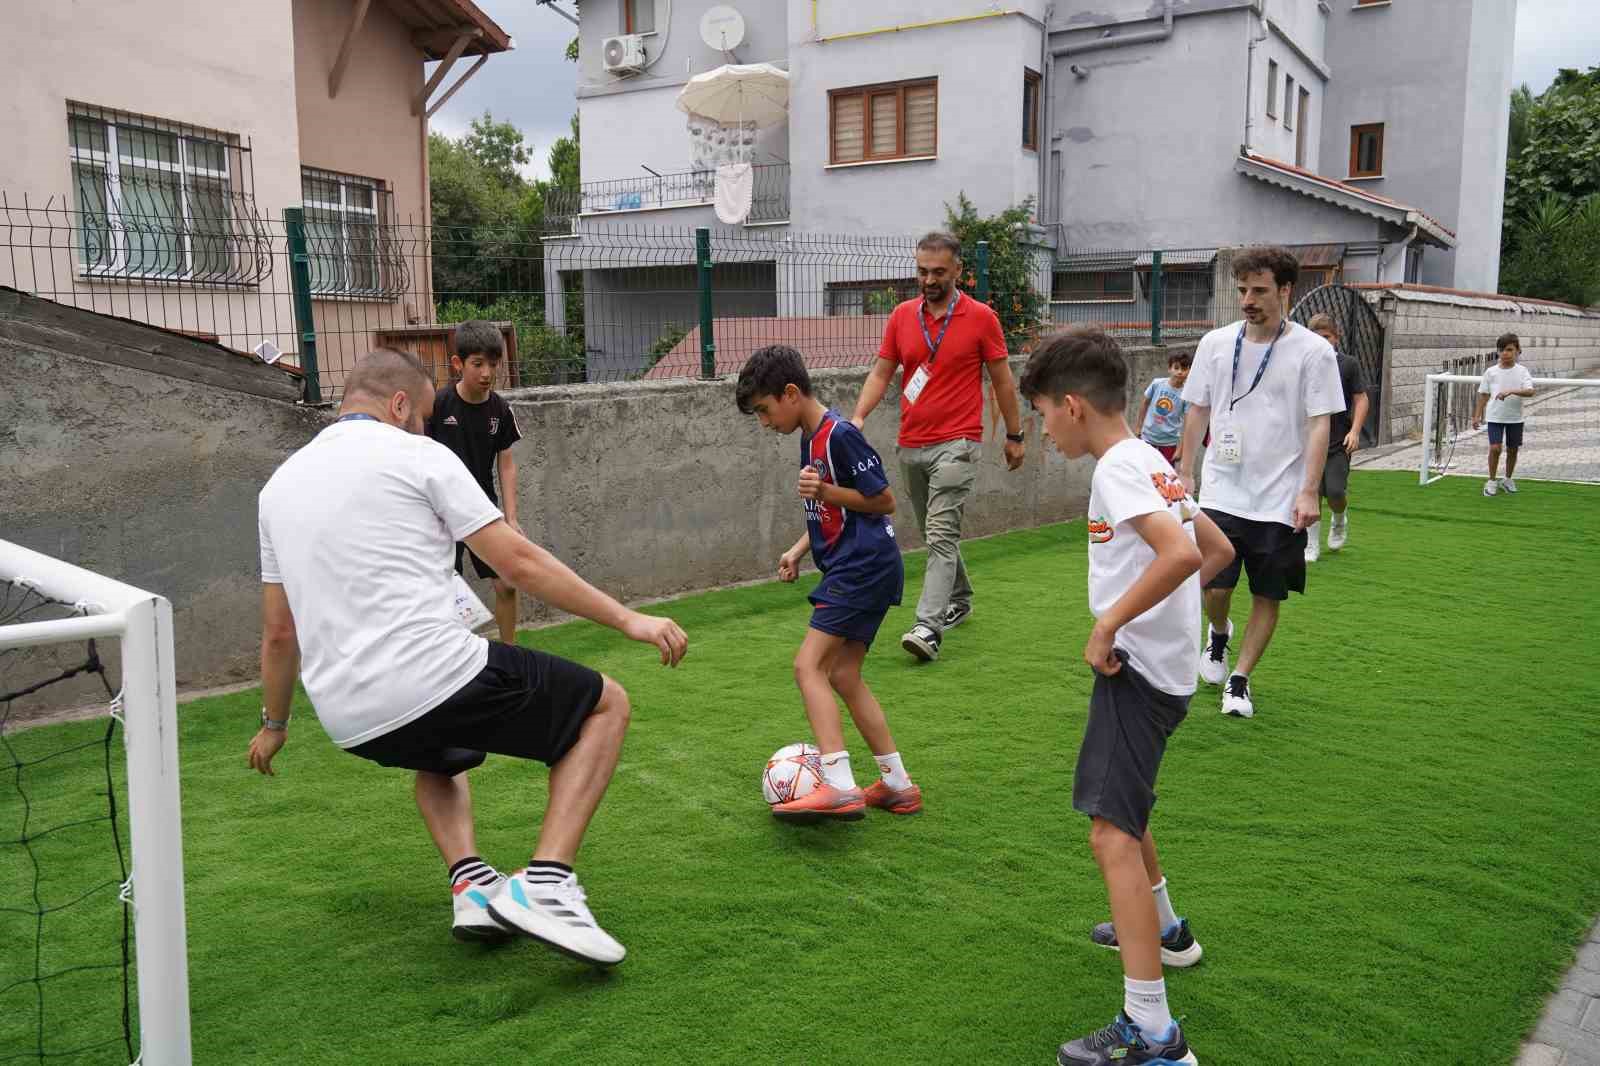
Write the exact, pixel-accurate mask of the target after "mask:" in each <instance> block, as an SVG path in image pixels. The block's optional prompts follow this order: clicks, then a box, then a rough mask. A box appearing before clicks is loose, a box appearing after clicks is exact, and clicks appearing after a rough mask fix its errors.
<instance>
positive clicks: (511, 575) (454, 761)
mask: <svg viewBox="0 0 1600 1066" xmlns="http://www.w3.org/2000/svg"><path fill="white" fill-rule="evenodd" d="M432 409H433V383H432V380H431V379H430V378H429V376H428V373H427V371H425V370H424V369H423V367H422V365H421V363H419V362H418V360H417V358H416V356H414V355H410V354H408V353H405V352H398V351H393V350H390V349H380V350H378V351H375V352H373V353H371V354H370V355H368V356H366V357H365V358H363V359H362V360H361V361H360V362H359V363H358V364H357V365H356V368H355V370H354V371H353V372H352V373H351V375H350V377H349V379H348V380H347V382H346V384H345V398H344V404H343V406H342V407H341V408H340V417H339V420H338V421H337V422H335V423H334V424H333V425H331V426H329V427H328V428H326V429H324V430H323V431H322V432H321V433H319V434H317V436H316V437H315V438H313V439H312V441H311V443H309V444H307V445H306V446H305V447H303V448H301V449H300V450H299V451H297V452H295V453H294V454H293V455H291V456H290V457H289V458H288V459H287V460H286V461H285V462H284V463H283V465H282V466H280V467H279V468H278V470H277V472H276V473H274V474H273V475H272V477H271V479H270V480H268V482H267V484H266V487H265V488H263V489H262V490H261V500H260V535H261V580H262V636H261V679H262V693H263V699H264V706H263V707H262V709H261V730H260V732H258V733H257V734H256V736H255V738H254V739H253V740H252V741H251V742H250V765H251V767H253V768H254V769H256V770H259V771H260V772H261V773H263V774H270V773H272V759H273V756H274V755H276V754H277V753H278V750H279V749H280V748H281V747H283V743H284V740H285V738H286V736H287V733H286V729H287V726H288V719H289V701H290V698H291V697H292V695H293V694H294V682H295V677H296V675H297V674H298V675H299V676H300V677H301V678H302V680H303V681H304V682H305V687H306V694H307V695H308V696H309V697H310V698H311V705H312V707H313V708H314V709H315V710H316V713H317V718H318V719H319V720H320V721H321V723H322V727H323V729H325V730H326V731H327V733H328V736H329V737H330V738H331V739H332V740H333V742H334V743H335V744H337V745H338V746H339V747H341V748H344V749H345V750H346V751H348V752H350V753H351V754H352V755H359V756H361V757H362V758H365V759H370V760H372V761H373V762H376V763H379V764H381V765H384V766H394V767H401V768H405V769H409V770H413V771H415V772H416V798H417V808H418V809H419V810H420V811H421V813H422V820H423V822H424V823H426V825H427V827H428V832H429V833H430V834H432V836H433V841H434V843H435V844H436V845H438V848H439V853H440V855H441V856H443V858H444V861H445V864H446V865H447V866H448V867H449V868H450V881H451V891H452V895H453V897H454V909H455V919H454V924H453V926H452V932H453V933H454V935H455V936H456V937H457V938H458V939H462V940H494V939H499V938H503V937H505V936H508V935H510V934H511V933H522V934H525V935H527V936H530V937H533V938H535V939H537V940H541V941H543V942H545V943H546V944H548V945H549V946H551V947H553V948H555V949H556V950H558V951H561V952H563V953H565V954H567V955H570V956H572V957H574V958H577V959H581V960H584V961H587V962H591V963H594V964H596V965H601V966H609V965H612V964H614V963H617V962H621V961H622V958H623V956H624V955H625V954H626V952H625V950H624V949H623V947H622V945H621V944H619V943H617V941H616V940H614V939H612V937H611V936H610V935H608V934H607V933H606V932H605V931H604V930H603V929H601V928H600V926H599V924H598V923H596V922H595V920H594V915H593V914H591V913H590V911H589V908H588V907H587V906H586V905H585V902H584V891H583V889H582V887H580V885H579V884H578V879H577V876H576V875H575V874H574V873H573V872H572V862H573V860H574V858H575V857H576V856H577V852H578V845H579V843H580V842H581V841H582V839H583V834H584V830H585V829H587V828H588V825H589V819H590V818H591V817H592V816H593V815H594V812H595V808H596V807H597V806H598V805H599V803H600V797H601V796H602V795H604V794H605V790H606V786H607V784H609V782H610V780H611V773H612V771H613V770H614V769H615V768H616V765H617V756H618V753H619V752H620V751H621V750H622V738H623V734H624V733H625V732H626V731H627V728H628V712H629V709H628V696H627V693H625V692H624V691H623V690H622V687H621V686H620V685H618V684H617V683H616V682H615V681H612V680H611V679H610V678H608V677H602V676H601V675H600V674H597V673H595V672H594V671H593V670H590V669H588V668H587V667H584V666H579V665H578V664H576V663H572V662H568V661H566V660H564V659H559V658H557V657H556V656H553V655H547V654H545V653H543V652H539V651H533V650H531V649H528V648H523V647H519V646H516V645H509V644H502V643H500V642H498V641H487V640H484V639H483V638H482V637H479V636H477V635H476V634H474V633H473V632H472V631H471V630H469V629H468V628H467V627H466V625H465V624H463V623H462V622H461V621H460V620H459V619H458V618H457V616H456V612H455V597H454V590H453V588H452V581H453V574H454V566H453V563H454V560H455V545H456V542H457V541H465V542H466V544H467V547H469V548H471V549H472V552H473V554H474V555H476V556H477V557H478V558H480V559H482V560H484V561H485V562H487V563H488V564H489V565H490V566H492V567H494V569H495V571H496V572H497V573H499V574H501V575H502V576H503V577H504V579H505V580H506V581H508V582H510V583H511V584H513V585H515V586H516V587H517V588H519V589H521V590H522V591H523V592H525V593H527V594H528V595H530V596H536V597H538V598H539V599H541V600H543V601H544V602H546V603H548V604H550V605H551V606H552V607H555V608H557V609H559V610H563V611H567V612H570V613H572V614H576V615H581V616H582V617H584V618H588V619H591V620H593V621H595V622H599V623H601V624H602V625H607V626H610V627H612V628H613V629H616V630H618V631H619V632H621V633H623V634H624V635H625V636H628V637H630V638H632V639H634V640H638V641H641V642H643V643H646V644H652V645H655V646H656V647H657V648H658V649H659V650H660V653H661V661H662V662H663V663H666V664H670V665H673V666H676V665H677V664H678V661H679V660H680V659H682V658H683V655H684V653H685V652H686V651H687V650H688V638H687V637H685V636H684V633H683V630H681V629H679V628H678V626H677V625H676V623H674V622H672V621H671V620H670V619H666V618H653V617H649V616H646V615H642V614H639V613H638V612H636V611H631V610H628V609H627V608H626V607H623V606H622V605H621V604H619V603H617V601H615V600H613V599H612V598H611V597H610V596H607V595H606V594H605V593H603V592H600V591H598V590H597V589H595V588H593V587H591V586H590V585H589V584H587V583H586V582H585V581H584V580H583V579H582V578H580V577H578V576H577V575H576V574H574V573H573V572H572V571H571V570H569V569H567V567H566V566H564V565H563V564H562V563H561V562H560V561H558V560H557V559H556V558H555V557H554V556H552V555H551V554H550V553H549V552H547V551H545V550H544V549H543V548H540V547H539V546H538V545H535V544H532V543H530V542H529V541H528V540H527V539H525V538H524V537H523V536H522V535H521V534H520V533H517V532H515V531H514V530H513V529H512V528H511V527H510V526H509V525H507V524H506V523H505V521H504V520H503V518H502V516H501V514H500V511H499V510H498V509H497V508H496V507H495V506H494V504H492V503H490V502H489V498H488V497H487V496H486V495H484V492H483V489H482V488H481V487H479V485H478V483H477V482H476V481H475V480H473V477H472V475H471V474H470V473H469V472H468V471H467V468H466V467H465V466H463V465H462V463H461V460H460V459H458V458H457V457H456V456H455V454H454V453H453V452H451V451H450V450H449V449H448V448H446V447H445V446H444V445H442V444H440V443H439V442H438V441H436V440H433V439H431V438H429V437H426V436H424V435H423V424H424V422H425V421H426V419H427V417H428V414H429V412H430V411H431V410H432ZM488 752H494V753H496V754H500V755H509V756H513V757H516V758H523V759H538V760H540V761H541V762H544V763H546V764H547V765H549V767H550V800H549V804H548V806H547V807H546V810H545V817H544V824H543V826H542V827H541V828H540V831H539V840H538V843H537V845H536V846H535V848H534V849H533V857H532V860H531V861H530V862H529V863H528V865H527V866H526V867H524V868H523V869H521V870H520V871H518V872H517V873H515V874H513V875H512V876H511V877H510V878H506V877H503V876H501V874H499V873H498V872H497V871H496V870H495V869H494V867H492V866H490V865H489V864H488V863H486V862H484V861H483V860H482V859H481V858H479V857H478V854H477V845H476V843H475V841H474V835H473V824H472V801H471V798H470V795H469V793H468V790H467V777H466V771H468V770H471V769H472V768H474V767H476V766H478V765H480V764H481V763H482V762H483V761H484V757H485V754H486V753H488Z"/></svg>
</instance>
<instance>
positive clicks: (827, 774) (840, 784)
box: [822, 751, 856, 789]
mask: <svg viewBox="0 0 1600 1066" xmlns="http://www.w3.org/2000/svg"><path fill="white" fill-rule="evenodd" d="M822 780H823V781H825V782H826V783H828V784H830V785H832V786H833V787H834V788H845V789H849V788H855V787H856V777H855V775H854V774H852V773H851V772H850V753H849V752H848V751H836V752H834V753H833V754H831V755H824V756H823V757H822Z"/></svg>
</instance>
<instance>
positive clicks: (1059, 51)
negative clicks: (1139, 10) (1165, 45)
mask: <svg viewBox="0 0 1600 1066" xmlns="http://www.w3.org/2000/svg"><path fill="white" fill-rule="evenodd" d="M1176 6H1177V0H1166V4H1165V5H1164V9H1163V10H1162V13H1161V28H1160V29H1159V30H1140V31H1139V32H1138V33H1128V34H1123V35H1122V36H1120V37H1101V38H1097V39H1096V40H1093V41H1080V42H1079V43H1077V44H1064V45H1062V46H1061V47H1060V48H1052V49H1050V54H1051V56H1053V57H1056V58H1060V57H1061V56H1073V55H1077V54H1079V53H1080V52H1093V51H1096V50H1098V49H1101V48H1121V47H1122V46H1123V45H1126V44H1148V43H1150V42H1152V41H1164V40H1166V39H1167V38H1168V37H1171V36H1172V12H1173V9H1174V8H1175V7H1176ZM1129 21H1130V22H1143V21H1144V20H1143V19H1130V20H1129Z"/></svg>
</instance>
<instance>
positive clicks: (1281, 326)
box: [1228, 318, 1289, 411]
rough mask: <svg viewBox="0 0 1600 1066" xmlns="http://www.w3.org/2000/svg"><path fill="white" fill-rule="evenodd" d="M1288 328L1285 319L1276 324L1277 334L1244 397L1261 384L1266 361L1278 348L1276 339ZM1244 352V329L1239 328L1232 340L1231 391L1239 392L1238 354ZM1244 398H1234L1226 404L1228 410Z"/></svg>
mask: <svg viewBox="0 0 1600 1066" xmlns="http://www.w3.org/2000/svg"><path fill="white" fill-rule="evenodd" d="M1288 326H1289V320H1288V319H1287V318H1286V319H1284V320H1283V321H1282V322H1279V323H1278V332H1277V333H1275V334H1273V336H1272V343H1271V344H1269V345H1267V350H1266V352H1265V353H1264V354H1263V355H1262V356H1261V365H1260V366H1258V367H1256V377H1255V380H1254V381H1252V382H1250V387H1249V388H1248V389H1245V390H1244V396H1248V395H1250V394H1251V393H1252V392H1255V391H1256V386H1257V385H1259V384H1261V375H1262V374H1265V373H1266V372H1267V361H1268V360H1269V359H1271V358H1272V349H1274V348H1276V347H1277V346H1278V338H1279V337H1282V336H1283V331H1284V330H1285V329H1287V328H1288ZM1243 350H1244V327H1243V326H1240V327H1239V335H1238V336H1237V337H1235V338H1234V339H1233V391H1235V392H1237V391H1238V390H1239V353H1240V352H1241V351H1243ZM1244 396H1235V397H1234V398H1233V399H1232V401H1231V402H1229V404H1228V410H1230V411H1232V410H1233V405H1234V404H1236V403H1238V402H1239V401H1240V400H1242V399H1244Z"/></svg>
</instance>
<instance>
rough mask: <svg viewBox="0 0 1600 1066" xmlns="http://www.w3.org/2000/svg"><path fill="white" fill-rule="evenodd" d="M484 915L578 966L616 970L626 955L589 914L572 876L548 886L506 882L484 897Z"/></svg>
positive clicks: (519, 880)
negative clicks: (563, 956)
mask: <svg viewBox="0 0 1600 1066" xmlns="http://www.w3.org/2000/svg"><path fill="white" fill-rule="evenodd" d="M488 909H489V914H490V915H491V916H492V917H493V918H494V920H495V921H497V922H499V923H500V924H501V925H503V926H505V927H506V928H507V929H510V930H512V931H514V932H518V933H521V934H522V935H524V936H529V937H532V938H533V939H535V940H538V941H540V942H541V943H543V944H545V945H546V946H547V947H551V948H554V949H555V950H557V951H559V952H561V953H562V954H563V955H567V956H569V957H571V958H574V959H577V960H578V961H579V962H587V963H591V964H593V965H595V966H615V965H616V964H617V963H619V962H621V961H622V960H623V959H624V958H625V957H626V956H627V954H628V949H627V948H624V947H623V946H622V945H621V944H619V943H618V942H617V941H616V940H615V939H614V938H613V937H612V936H611V935H610V934H609V933H607V932H606V931H605V930H604V929H601V928H600V925H599V923H598V922H596V921H595V920H594V915H593V914H591V913H590V912H589V906H588V903H587V902H586V897H585V895H584V891H583V886H582V885H580V884H578V876H577V874H568V875H567V876H566V878H565V880H562V881H556V882H551V883H540V882H530V881H529V880H527V878H525V877H523V876H522V874H520V873H519V874H517V875H516V876H514V877H510V878H507V879H506V881H505V883H504V884H502V885H501V886H500V890H499V891H498V892H497V893H495V895H493V896H491V897H490V899H489V908H488Z"/></svg>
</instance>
